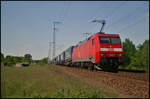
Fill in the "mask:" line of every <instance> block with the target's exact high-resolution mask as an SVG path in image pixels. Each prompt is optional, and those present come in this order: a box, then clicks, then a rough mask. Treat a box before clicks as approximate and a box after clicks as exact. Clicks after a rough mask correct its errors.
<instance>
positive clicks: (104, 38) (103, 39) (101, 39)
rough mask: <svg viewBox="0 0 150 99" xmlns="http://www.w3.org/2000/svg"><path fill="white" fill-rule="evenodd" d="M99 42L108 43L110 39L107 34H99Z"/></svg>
mask: <svg viewBox="0 0 150 99" xmlns="http://www.w3.org/2000/svg"><path fill="white" fill-rule="evenodd" d="M100 43H110V39H109V37H107V36H100Z"/></svg>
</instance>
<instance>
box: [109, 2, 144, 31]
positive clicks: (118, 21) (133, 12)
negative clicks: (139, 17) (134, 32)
mask: <svg viewBox="0 0 150 99" xmlns="http://www.w3.org/2000/svg"><path fill="white" fill-rule="evenodd" d="M141 5H142V4H141ZM141 5H140V6H138V7H136V8H135V9H134V10H133V11H132V12H131V13H129V14H127V15H126V16H123V17H121V18H120V19H118V20H117V21H115V22H113V23H112V24H111V25H113V26H114V25H116V24H117V23H120V21H122V20H123V19H124V18H127V17H128V18H129V17H131V15H133V14H134V15H135V11H137V12H139V10H137V9H138V8H140V7H141ZM107 27H108V28H110V24H109V25H108V26H107ZM108 28H107V29H108Z"/></svg>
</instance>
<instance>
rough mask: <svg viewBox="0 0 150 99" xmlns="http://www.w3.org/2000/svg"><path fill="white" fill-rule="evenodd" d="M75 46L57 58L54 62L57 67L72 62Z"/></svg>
mask: <svg viewBox="0 0 150 99" xmlns="http://www.w3.org/2000/svg"><path fill="white" fill-rule="evenodd" d="M73 48H74V46H71V47H69V48H68V49H66V50H65V51H63V52H62V53H61V54H59V55H58V56H57V57H55V58H54V59H53V60H52V61H53V62H54V63H55V64H57V65H69V64H70V62H72V53H73Z"/></svg>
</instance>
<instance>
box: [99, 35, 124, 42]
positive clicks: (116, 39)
mask: <svg viewBox="0 0 150 99" xmlns="http://www.w3.org/2000/svg"><path fill="white" fill-rule="evenodd" d="M99 39H100V43H102V44H103V43H104V44H108V43H111V44H120V43H121V40H120V38H119V37H112V36H100V37H99Z"/></svg>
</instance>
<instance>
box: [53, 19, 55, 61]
mask: <svg viewBox="0 0 150 99" xmlns="http://www.w3.org/2000/svg"><path fill="white" fill-rule="evenodd" d="M53 24H54V32H53V58H54V57H55V22H53Z"/></svg>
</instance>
